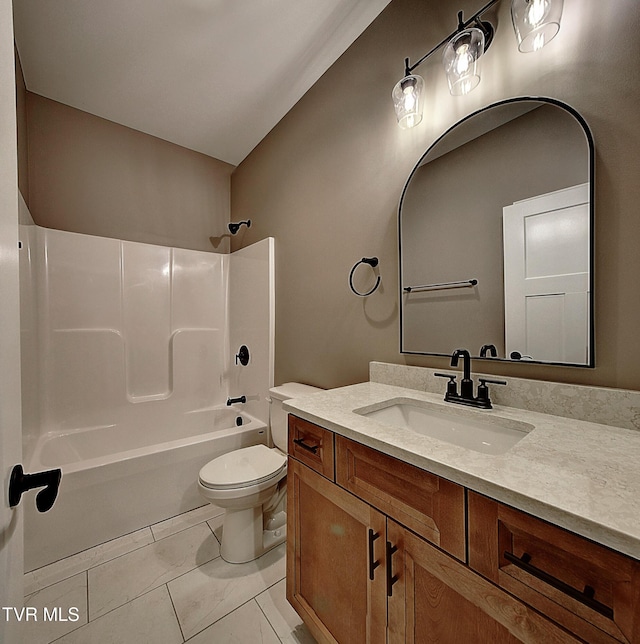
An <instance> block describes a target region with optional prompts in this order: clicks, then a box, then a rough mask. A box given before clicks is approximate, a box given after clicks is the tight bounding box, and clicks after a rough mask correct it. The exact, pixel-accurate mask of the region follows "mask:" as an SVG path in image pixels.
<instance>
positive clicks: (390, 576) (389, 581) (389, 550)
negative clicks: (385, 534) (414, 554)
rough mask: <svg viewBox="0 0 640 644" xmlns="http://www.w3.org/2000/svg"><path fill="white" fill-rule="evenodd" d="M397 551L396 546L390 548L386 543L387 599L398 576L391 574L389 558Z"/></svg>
mask: <svg viewBox="0 0 640 644" xmlns="http://www.w3.org/2000/svg"><path fill="white" fill-rule="evenodd" d="M397 550H398V546H392V545H391V544H390V543H389V542H388V541H387V597H391V594H392V593H393V584H395V583H396V581H398V579H399V577H398V575H394V574H393V565H392V562H391V557H392V556H393V553H394V552H397Z"/></svg>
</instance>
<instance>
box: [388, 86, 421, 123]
mask: <svg viewBox="0 0 640 644" xmlns="http://www.w3.org/2000/svg"><path fill="white" fill-rule="evenodd" d="M423 89H424V80H423V79H422V78H421V77H420V76H413V75H412V74H407V75H406V76H405V77H404V78H403V79H402V80H401V81H399V82H398V83H396V86H395V87H394V88H393V92H392V96H393V104H394V106H395V109H396V118H397V119H398V125H399V126H400V127H401V128H402V129H403V130H406V129H407V128H410V127H415V126H416V125H418V123H420V121H422V102H423V100H422V96H423V91H422V90H423Z"/></svg>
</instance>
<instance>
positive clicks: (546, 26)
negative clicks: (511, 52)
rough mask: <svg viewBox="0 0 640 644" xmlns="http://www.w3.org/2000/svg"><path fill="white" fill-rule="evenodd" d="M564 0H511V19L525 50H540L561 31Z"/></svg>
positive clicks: (520, 47) (519, 47) (522, 48)
mask: <svg viewBox="0 0 640 644" xmlns="http://www.w3.org/2000/svg"><path fill="white" fill-rule="evenodd" d="M562 3H563V0H511V20H512V21H513V30H514V31H515V32H516V38H517V39H518V49H519V50H520V51H521V52H523V53H527V52H531V51H538V50H539V49H542V47H544V46H545V45H546V44H547V43H548V42H549V41H550V40H553V39H554V38H555V36H556V34H557V33H558V31H560V19H561V17H562Z"/></svg>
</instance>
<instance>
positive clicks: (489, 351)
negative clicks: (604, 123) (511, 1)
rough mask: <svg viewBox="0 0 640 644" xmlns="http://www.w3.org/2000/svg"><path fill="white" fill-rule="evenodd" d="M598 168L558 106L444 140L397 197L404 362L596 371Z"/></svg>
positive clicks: (456, 131)
mask: <svg viewBox="0 0 640 644" xmlns="http://www.w3.org/2000/svg"><path fill="white" fill-rule="evenodd" d="M593 162H594V149H593V139H592V136H591V133H590V131H589V128H588V126H587V124H586V123H585V121H584V119H583V118H582V117H581V116H580V115H579V114H578V113H577V112H576V111H575V110H574V109H573V108H571V107H569V106H568V105H566V104H564V103H562V102H560V101H557V100H554V99H549V98H514V99H508V100H505V101H500V102H499V103H495V104H493V105H490V106H488V107H486V108H484V109H482V110H480V111H478V112H476V113H474V114H471V115H470V116H468V117H466V118H464V119H463V120H462V121H460V122H458V123H456V124H455V125H454V126H453V127H451V128H450V129H449V130H448V131H447V132H445V133H444V134H443V135H442V136H441V137H440V138H439V139H438V140H437V141H436V142H435V143H434V144H433V145H432V146H431V147H430V148H429V149H428V150H427V152H426V153H425V154H424V155H423V156H422V157H421V159H420V160H419V161H418V163H417V164H416V166H415V167H414V169H413V171H412V172H411V174H410V176H409V179H408V180H407V183H406V185H405V187H404V190H403V193H402V197H401V199H400V209H399V243H400V300H401V316H400V350H401V352H403V353H417V354H430V355H451V353H452V352H453V351H454V350H455V349H457V348H460V347H464V348H466V349H468V350H469V351H470V352H471V355H473V356H477V357H486V358H487V359H493V360H520V361H529V362H531V361H533V362H542V363H550V364H565V365H575V366H583V367H593V366H594V347H593V337H594V333H593Z"/></svg>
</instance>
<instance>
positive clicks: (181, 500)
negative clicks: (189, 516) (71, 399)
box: [24, 407, 268, 572]
mask: <svg viewBox="0 0 640 644" xmlns="http://www.w3.org/2000/svg"><path fill="white" fill-rule="evenodd" d="M147 411H148V410H147ZM144 417H145V415H144V414H141V415H140V418H141V419H142V418H144ZM144 423H145V424H146V425H147V426H148V427H147V430H146V431H140V427H139V425H137V426H134V423H133V422H132V421H131V420H130V421H129V422H128V423H122V424H113V425H105V426H100V427H92V428H87V429H81V430H77V429H76V430H73V431H70V432H66V433H64V432H50V433H48V434H46V435H44V436H42V437H41V438H40V440H39V441H38V443H37V444H36V446H35V449H34V454H33V457H32V458H31V460H30V462H29V463H28V469H27V471H28V472H38V471H40V470H46V469H52V468H56V467H59V468H61V469H62V481H61V483H60V491H59V494H58V499H57V500H56V503H55V505H54V506H53V508H52V509H51V510H50V511H49V512H46V513H40V512H38V511H37V509H36V507H35V501H34V498H35V495H33V494H29V495H27V496H26V497H25V503H24V518H25V531H24V533H25V572H27V571H30V570H34V569H36V568H40V567H41V566H44V565H46V564H48V563H51V562H53V561H57V560H58V559H62V558H64V557H68V556H69V555H73V554H76V553H78V552H81V551H82V550H86V549H87V548H91V547H93V546H96V545H98V544H101V543H104V542H105V541H109V540H111V539H115V538H116V537H120V536H122V535H125V534H128V533H130V532H133V531H134V530H138V529H139V528H142V527H144V526H147V525H150V524H153V523H156V522H158V521H162V520H164V519H168V518H169V517H172V516H175V515H177V514H180V513H182V512H186V511H188V510H191V509H193V508H196V507H199V506H201V505H204V502H203V499H202V497H201V496H200V495H199V493H198V488H197V480H198V472H199V470H200V468H201V467H202V466H203V465H204V464H205V463H207V462H208V461H210V460H211V459H212V458H215V457H216V456H220V455H221V454H224V453H225V452H229V451H231V450H234V449H238V448H240V447H247V446H249V445H256V444H258V443H265V444H266V443H267V438H268V437H267V426H266V424H265V423H263V422H261V421H259V420H256V419H255V418H252V417H251V416H249V415H247V414H244V413H238V412H237V410H235V409H230V408H226V407H225V408H216V409H206V410H198V411H193V412H188V413H185V414H182V415H181V416H180V417H178V418H173V419H171V418H161V417H160V418H152V419H150V418H149V415H148V413H147V415H146V420H144ZM149 425H150V426H149Z"/></svg>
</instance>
